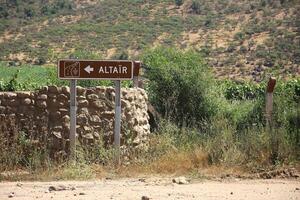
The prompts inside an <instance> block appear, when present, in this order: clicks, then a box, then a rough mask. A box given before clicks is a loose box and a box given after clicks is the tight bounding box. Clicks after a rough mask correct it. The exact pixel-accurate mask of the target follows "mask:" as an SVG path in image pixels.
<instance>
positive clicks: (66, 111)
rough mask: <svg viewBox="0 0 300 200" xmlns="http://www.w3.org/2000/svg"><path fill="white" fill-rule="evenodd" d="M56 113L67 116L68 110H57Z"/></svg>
mask: <svg viewBox="0 0 300 200" xmlns="http://www.w3.org/2000/svg"><path fill="white" fill-rule="evenodd" d="M58 111H59V112H60V113H61V115H62V116H65V115H68V114H69V110H68V109H65V108H60V109H58Z"/></svg>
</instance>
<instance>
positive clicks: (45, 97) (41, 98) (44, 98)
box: [37, 94, 48, 101]
mask: <svg viewBox="0 0 300 200" xmlns="http://www.w3.org/2000/svg"><path fill="white" fill-rule="evenodd" d="M47 98H48V96H47V95H46V94H41V95H39V96H37V100H44V101H46V100H47Z"/></svg>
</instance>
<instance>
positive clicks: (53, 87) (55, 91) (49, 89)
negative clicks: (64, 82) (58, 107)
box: [48, 85, 59, 94]
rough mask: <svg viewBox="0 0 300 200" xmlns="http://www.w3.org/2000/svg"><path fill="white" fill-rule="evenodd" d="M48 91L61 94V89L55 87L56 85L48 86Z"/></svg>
mask: <svg viewBox="0 0 300 200" xmlns="http://www.w3.org/2000/svg"><path fill="white" fill-rule="evenodd" d="M48 91H49V92H50V93H55V94H57V93H58V92H59V88H58V87H57V86H55V85H51V86H48Z"/></svg>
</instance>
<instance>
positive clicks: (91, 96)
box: [87, 94, 99, 100]
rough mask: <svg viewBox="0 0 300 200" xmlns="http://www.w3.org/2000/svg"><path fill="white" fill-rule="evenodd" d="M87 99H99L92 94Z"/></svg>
mask: <svg viewBox="0 0 300 200" xmlns="http://www.w3.org/2000/svg"><path fill="white" fill-rule="evenodd" d="M87 99H88V100H97V99H99V97H98V95H96V94H90V95H88V96H87Z"/></svg>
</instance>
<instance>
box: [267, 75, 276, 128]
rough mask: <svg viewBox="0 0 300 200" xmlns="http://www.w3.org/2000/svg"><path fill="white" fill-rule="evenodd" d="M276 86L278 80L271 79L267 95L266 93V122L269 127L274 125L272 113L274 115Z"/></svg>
mask: <svg viewBox="0 0 300 200" xmlns="http://www.w3.org/2000/svg"><path fill="white" fill-rule="evenodd" d="M275 85H276V79H275V78H274V77H270V79H269V82H268V86H267V93H266V122H267V125H269V126H270V125H271V124H272V113H273V91H274V88H275Z"/></svg>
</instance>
